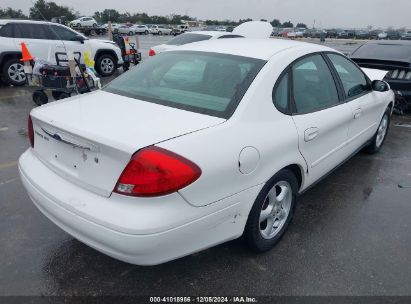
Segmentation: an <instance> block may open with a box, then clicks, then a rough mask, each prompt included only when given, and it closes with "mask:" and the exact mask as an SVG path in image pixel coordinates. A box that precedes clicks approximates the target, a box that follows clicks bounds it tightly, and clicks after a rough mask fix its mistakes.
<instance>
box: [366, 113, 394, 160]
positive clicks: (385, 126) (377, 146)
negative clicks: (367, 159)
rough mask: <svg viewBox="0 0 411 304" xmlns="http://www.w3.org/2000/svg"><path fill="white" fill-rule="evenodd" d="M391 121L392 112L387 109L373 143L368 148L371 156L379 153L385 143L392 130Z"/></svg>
mask: <svg viewBox="0 0 411 304" xmlns="http://www.w3.org/2000/svg"><path fill="white" fill-rule="evenodd" d="M390 121H391V110H390V108H387V109H386V110H385V112H384V115H383V116H382V118H381V122H380V124H379V125H378V129H377V132H375V135H374V137H373V138H372V140H371V143H370V144H369V145H368V146H367V147H366V151H367V152H368V153H369V154H375V153H377V152H379V151H380V150H381V148H382V146H383V144H384V142H385V139H386V137H387V134H388V130H389V128H390Z"/></svg>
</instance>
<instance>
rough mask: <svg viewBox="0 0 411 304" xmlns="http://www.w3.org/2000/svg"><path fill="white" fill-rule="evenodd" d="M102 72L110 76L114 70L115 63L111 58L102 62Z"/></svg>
mask: <svg viewBox="0 0 411 304" xmlns="http://www.w3.org/2000/svg"><path fill="white" fill-rule="evenodd" d="M101 70H102V71H103V73H105V74H110V73H112V72H113V70H114V62H113V60H111V59H110V58H103V60H101Z"/></svg>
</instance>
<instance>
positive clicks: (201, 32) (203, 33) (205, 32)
mask: <svg viewBox="0 0 411 304" xmlns="http://www.w3.org/2000/svg"><path fill="white" fill-rule="evenodd" d="M186 33H188V34H202V35H208V36H211V37H218V36H223V35H232V34H231V33H230V32H221V31H192V32H186Z"/></svg>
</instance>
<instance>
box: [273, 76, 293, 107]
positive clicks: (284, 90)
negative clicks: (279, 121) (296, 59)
mask: <svg viewBox="0 0 411 304" xmlns="http://www.w3.org/2000/svg"><path fill="white" fill-rule="evenodd" d="M288 77H289V76H288V73H286V74H285V75H283V76H282V78H281V79H280V80H279V82H278V84H277V85H276V87H275V88H274V92H273V101H274V104H275V106H276V107H277V108H278V109H279V110H280V111H282V112H288Z"/></svg>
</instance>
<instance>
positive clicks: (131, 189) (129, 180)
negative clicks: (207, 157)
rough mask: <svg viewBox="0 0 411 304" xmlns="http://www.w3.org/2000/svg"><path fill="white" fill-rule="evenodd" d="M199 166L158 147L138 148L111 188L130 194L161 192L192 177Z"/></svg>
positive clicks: (165, 192)
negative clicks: (114, 185)
mask: <svg viewBox="0 0 411 304" xmlns="http://www.w3.org/2000/svg"><path fill="white" fill-rule="evenodd" d="M200 175H201V169H200V168H199V167H198V166H197V165H196V164H194V163H193V162H191V161H189V160H188V159H186V158H184V157H182V156H180V155H178V154H175V153H173V152H171V151H168V150H165V149H163V148H159V147H149V148H145V149H142V150H140V151H138V152H137V153H136V154H135V155H134V156H133V157H132V158H131V160H130V162H129V163H128V165H127V166H126V168H125V169H124V171H123V173H121V176H120V178H119V180H118V182H117V185H116V187H115V188H114V192H116V193H120V194H125V195H130V196H142V197H147V196H161V195H166V194H170V193H173V192H175V191H178V190H180V189H181V188H184V187H186V186H188V185H189V184H191V183H193V182H194V181H196V180H197V179H198V178H199V177H200Z"/></svg>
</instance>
